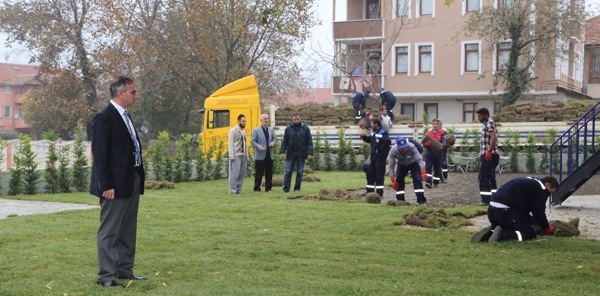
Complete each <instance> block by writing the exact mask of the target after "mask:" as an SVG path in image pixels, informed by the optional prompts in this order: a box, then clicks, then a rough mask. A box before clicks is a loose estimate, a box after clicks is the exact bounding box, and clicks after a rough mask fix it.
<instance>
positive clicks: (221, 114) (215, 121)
mask: <svg viewBox="0 0 600 296" xmlns="http://www.w3.org/2000/svg"><path fill="white" fill-rule="evenodd" d="M211 115H212V118H211ZM208 116H209V120H208V128H220V127H229V122H230V119H229V110H214V111H213V110H211V111H209V114H208ZM211 119H212V120H211ZM211 124H212V126H211Z"/></svg>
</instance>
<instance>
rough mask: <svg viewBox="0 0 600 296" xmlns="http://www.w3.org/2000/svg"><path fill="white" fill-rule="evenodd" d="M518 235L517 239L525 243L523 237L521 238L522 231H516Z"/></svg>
mask: <svg viewBox="0 0 600 296" xmlns="http://www.w3.org/2000/svg"><path fill="white" fill-rule="evenodd" d="M515 232H516V233H517V238H518V239H519V241H520V242H522V241H523V236H521V232H520V231H515Z"/></svg>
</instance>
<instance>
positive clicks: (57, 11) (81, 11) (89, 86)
mask: <svg viewBox="0 0 600 296" xmlns="http://www.w3.org/2000/svg"><path fill="white" fill-rule="evenodd" d="M96 3H97V1H89V0H52V1H47V0H5V1H3V2H2V3H1V4H0V32H3V33H6V35H7V36H8V38H7V40H6V41H7V45H10V44H11V43H20V44H23V45H24V46H25V47H27V48H28V49H29V50H30V51H31V53H32V57H31V62H32V63H36V64H39V66H40V72H41V73H44V74H56V73H58V72H59V71H65V70H66V71H68V72H71V73H77V75H78V76H77V79H78V80H80V82H81V84H82V87H83V89H84V90H85V91H83V92H82V93H83V99H84V101H85V102H86V103H87V107H88V108H90V109H91V108H93V106H94V105H95V103H96V100H97V91H96V84H97V80H98V74H99V69H98V68H97V67H96V66H95V65H97V64H98V63H97V62H98V60H97V59H96V58H94V56H95V55H97V54H98V53H100V54H101V52H94V50H93V48H94V45H95V42H96V41H97V40H100V39H101V38H98V36H109V35H108V34H100V30H101V26H99V25H100V24H101V23H100V21H101V18H99V17H100V16H101V14H100V13H99V11H98V9H99V8H100V7H99V6H97V5H96ZM75 122H76V121H75ZM57 131H58V129H57Z"/></svg>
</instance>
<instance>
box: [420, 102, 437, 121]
mask: <svg viewBox="0 0 600 296" xmlns="http://www.w3.org/2000/svg"><path fill="white" fill-rule="evenodd" d="M423 109H425V113H427V118H430V119H434V118H439V116H438V104H437V103H425V104H423Z"/></svg>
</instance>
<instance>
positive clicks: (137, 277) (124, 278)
mask: <svg viewBox="0 0 600 296" xmlns="http://www.w3.org/2000/svg"><path fill="white" fill-rule="evenodd" d="M119 279H122V280H131V281H144V280H146V278H145V277H141V276H135V275H133V274H132V275H130V276H120V277H119Z"/></svg>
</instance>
